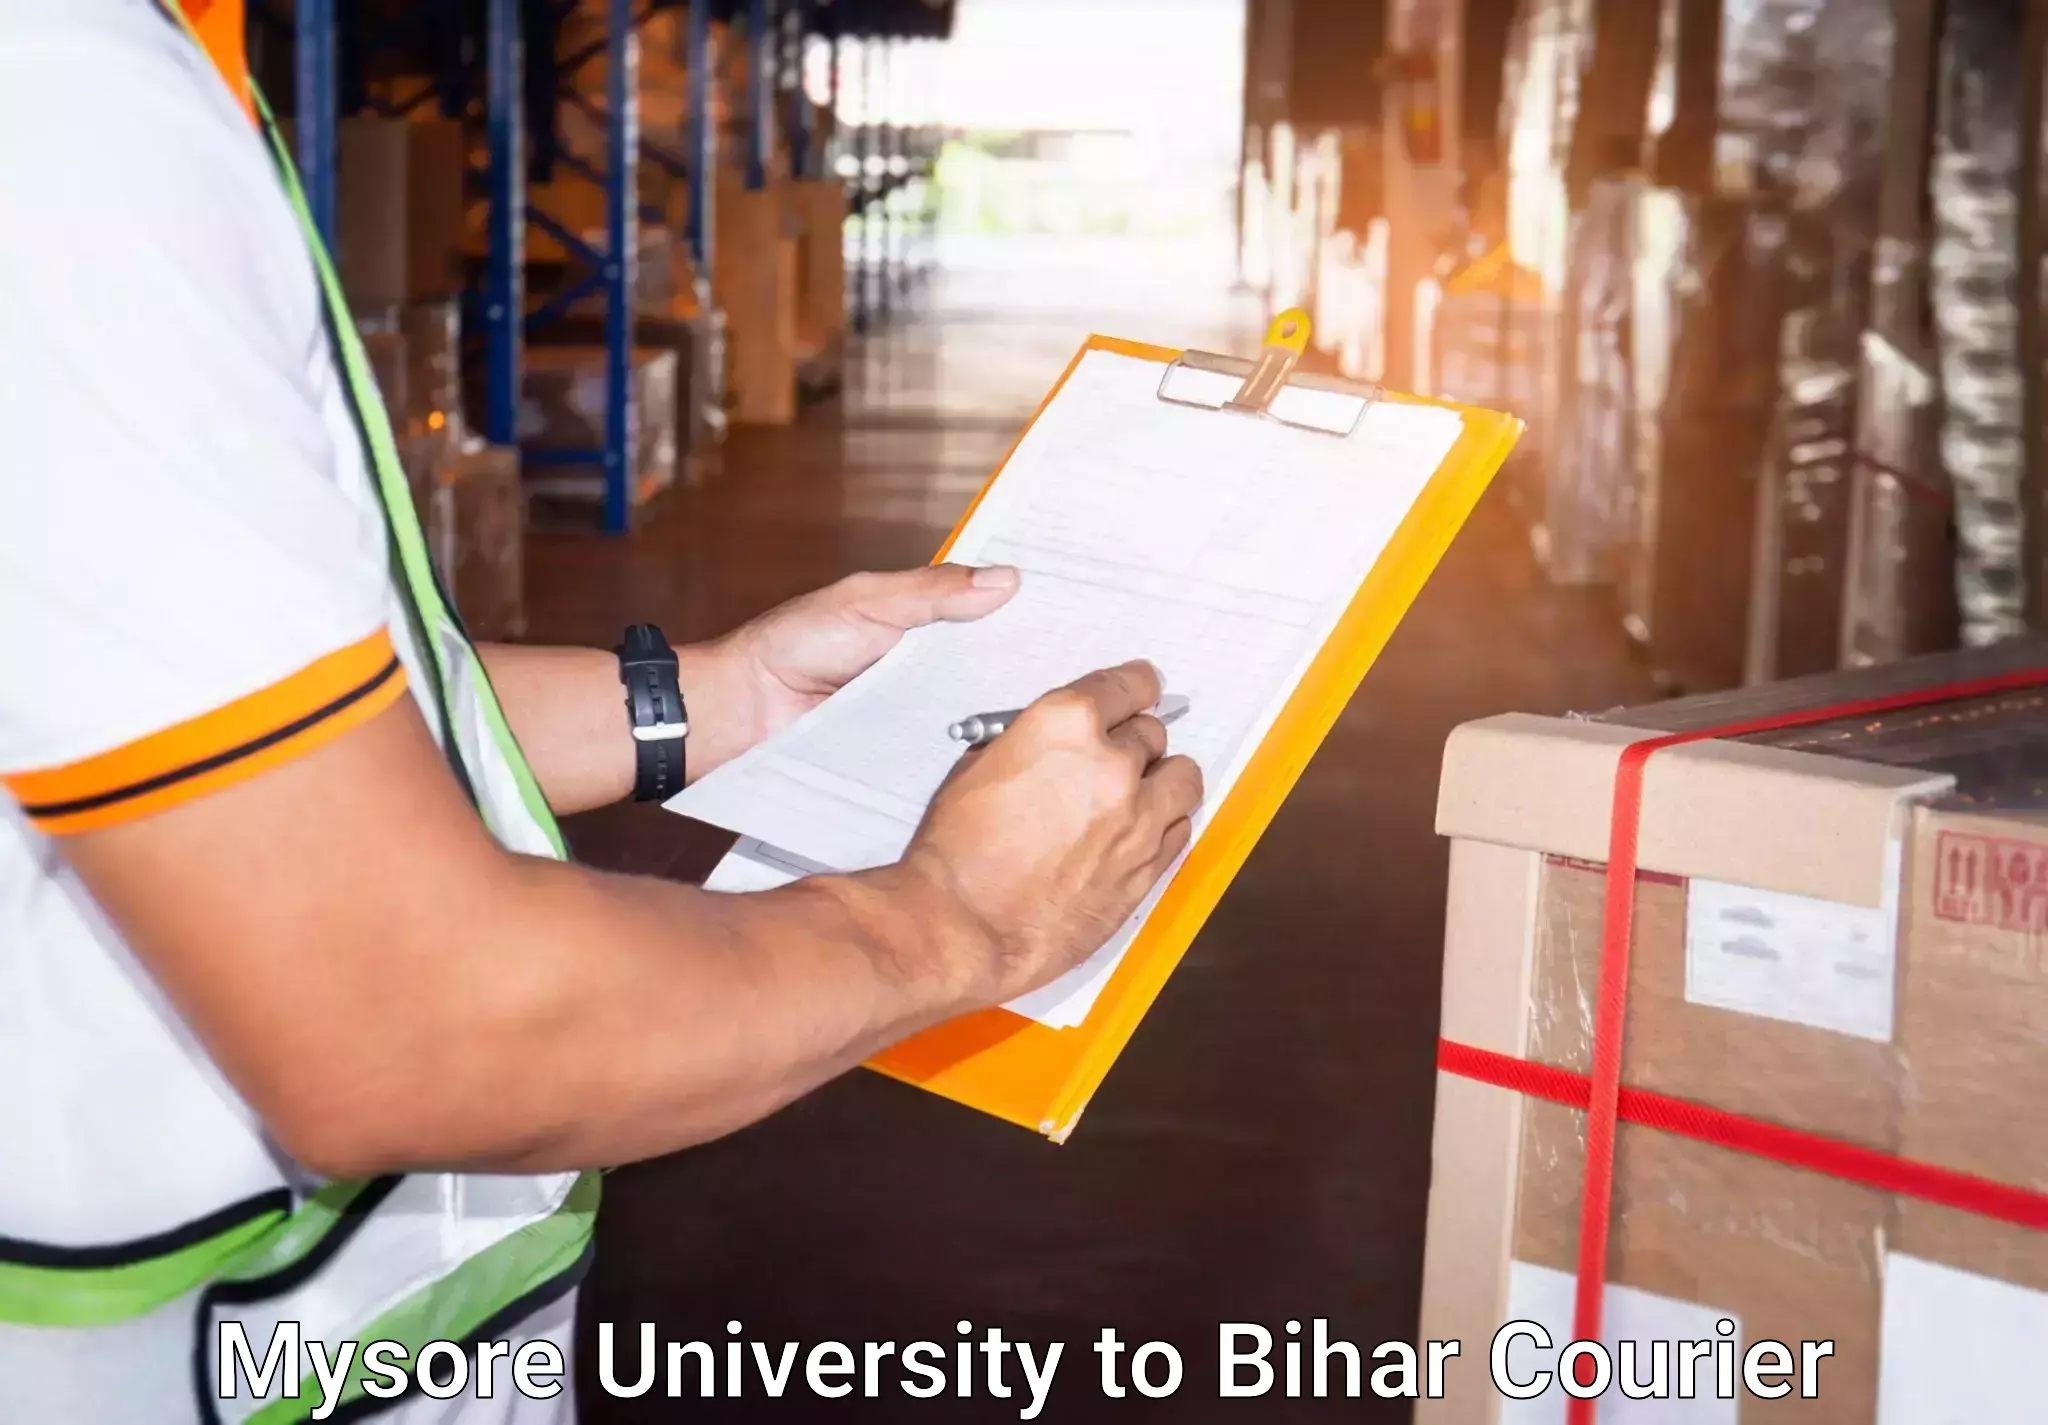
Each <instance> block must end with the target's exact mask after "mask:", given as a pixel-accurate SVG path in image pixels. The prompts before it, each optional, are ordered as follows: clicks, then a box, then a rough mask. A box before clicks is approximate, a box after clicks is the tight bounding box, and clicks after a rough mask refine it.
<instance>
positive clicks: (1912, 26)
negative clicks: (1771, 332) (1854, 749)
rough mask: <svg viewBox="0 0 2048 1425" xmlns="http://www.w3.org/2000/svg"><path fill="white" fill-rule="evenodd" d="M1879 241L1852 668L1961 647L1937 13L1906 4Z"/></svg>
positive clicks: (1857, 523)
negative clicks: (1933, 148)
mask: <svg viewBox="0 0 2048 1425" xmlns="http://www.w3.org/2000/svg"><path fill="white" fill-rule="evenodd" d="M1896 14H1897V26H1898V31H1897V35H1896V37H1895V39H1894V42H1893V48H1892V55H1893V62H1892V76H1891V91H1890V96H1889V101H1888V103H1887V106H1886V111H1885V123H1884V173H1883V177H1882V179H1881V180H1880V183H1879V198H1878V210H1879V215H1880V216H1879V234H1878V239H1877V248H1876V255H1875V259H1874V261H1873V262H1872V264H1871V274H1870V283H1871V290H1870V321H1869V325H1868V326H1867V327H1866V328H1865V330H1864V331H1863V334H1862V341H1861V348H1860V351H1859V354H1858V355H1859V369H1858V373H1857V394H1856V462H1855V472H1854V490H1853V492H1852V498H1851V504H1850V521H1849V555H1848V564H1847V576H1846V580H1845V584H1846V588H1845V589H1844V592H1843V609H1842V646H1841V660H1842V665H1843V666H1844V667H1863V666H1867V665H1869V664H1873V663H1888V662H1891V661H1892V660H1894V659H1898V658H1904V657H1908V656H1910V655H1912V654H1915V653H1931V652H1933V651H1935V650H1937V649H1942V648H1951V647H1954V646H1955V643H1956V608H1955V546H1954V539H1953V536H1952V533H1951V529H1950V515H1951V506H1952V501H1951V500H1950V497H1949V481H1948V472H1947V470H1946V469H1945V468H1944V467H1943V465H1942V462H1941V450H1940V428H1941V418H1940V410H1939V402H1938V397H1939V394H1940V383H1939V380H1938V378H1937V376H1936V372H1935V352H1934V334H1933V329H1932V314H1931V313H1930V311H1929V308H1928V272H1927V250H1928V245H1929V244H1928V239H1929V236H1930V233H1929V227H1928V224H1929V219H1930V216H1931V215H1930V214H1929V212H1928V209H1927V198H1928V177H1929V175H1928V159H1929V156H1930V140H1931V134H1930V132H1929V130H1930V126H1931V122H1932V118H1933V92H1934V91H1933V81H1934V71H1935V51H1936V47H1937V45H1938V42H1939V37H1940V17H1941V5H1940V3H1939V0H1897V11H1896Z"/></svg>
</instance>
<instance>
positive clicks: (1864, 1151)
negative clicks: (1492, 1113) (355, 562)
mask: <svg viewBox="0 0 2048 1425" xmlns="http://www.w3.org/2000/svg"><path fill="white" fill-rule="evenodd" d="M1436 1064H1437V1067H1438V1068H1439V1069H1442V1070H1443V1071H1444V1072H1446V1073H1450V1074H1456V1075H1457V1076H1458V1077H1459V1078H1461V1079H1477V1080H1478V1081H1479V1082H1480V1083H1483V1084H1496V1085H1498V1086H1499V1087H1501V1088H1504V1089H1513V1090H1514V1091H1515V1092H1516V1093H1518V1094H1525V1095H1527V1096H1528V1097H1530V1098H1540V1099H1547V1100H1549V1101H1550V1102H1551V1103H1561V1104H1563V1105H1564V1106H1565V1107H1566V1108H1579V1109H1583V1108H1585V1107H1586V1106H1587V1104H1589V1103H1591V1102H1592V1098H1593V1081H1592V1080H1591V1079H1590V1078H1588V1077H1586V1075H1584V1074H1577V1073H1573V1072H1572V1071H1571V1070H1570V1069H1560V1068H1558V1067H1557V1066H1556V1065H1554V1064H1537V1063H1532V1062H1531V1061H1529V1060H1527V1059H1517V1058H1515V1057H1514V1055H1512V1054H1496V1053H1494V1052H1493V1051H1492V1050H1491V1049H1475V1048H1473V1047H1472V1046H1471V1045H1470V1044H1459V1043H1457V1042H1456V1041H1454V1040H1450V1039H1445V1040H1441V1041H1439V1042H1438V1044H1437V1055H1436ZM1615 1116H1616V1117H1618V1118H1619V1119H1620V1120H1621V1121H1622V1122H1623V1123H1639V1124H1641V1125H1643V1126H1644V1127H1645V1128H1655V1129H1659V1130H1661V1131H1662V1132H1665V1133H1675V1134H1677V1135H1678V1136H1679V1137H1681V1138H1690V1139H1692V1140H1693V1141H1694V1142H1697V1143H1711V1144H1713V1145H1714V1146H1715V1147H1716V1148H1731V1149H1733V1150H1734V1151H1735V1152H1738V1153H1748V1154H1751V1155H1752V1156H1754V1157H1758V1158H1769V1159H1770V1160H1771V1161H1772V1162H1774V1163H1783V1164H1785V1165H1786V1166H1787V1167H1793V1168H1802V1169H1805V1170H1806V1171H1808V1172H1815V1173H1825V1174H1827V1175H1828V1176H1829V1177H1831V1178H1840V1179H1842V1180H1843V1181H1844V1182H1852V1183H1858V1184H1861V1185H1862V1186H1864V1187H1868V1188H1876V1189H1877V1190H1878V1191H1879V1192H1891V1193H1898V1194H1900V1195H1901V1196H1904V1197H1914V1198H1918V1199H1920V1200H1921V1201H1922V1202H1932V1203H1938V1204H1940V1205H1941V1206H1943V1207H1953V1208H1955V1209H1957V1210H1958V1211H1960V1212H1967V1213H1970V1214H1972V1215H1973V1216H1977V1217H1992V1218H1996V1219H1997V1220H1998V1221H2000V1222H2010V1223H2012V1224H2013V1225H2014V1226H2016V1227H2025V1228H2029V1229H2031V1230H2033V1231H2035V1232H2048V1192H2035V1191H2033V1190H2032V1189H2030V1188H2022V1187H2014V1186H2013V1185H2012V1184H2010V1183H2001V1182H1997V1181H1994V1180H1993V1179H1991V1178H1980V1177H1976V1176H1974V1175H1972V1174H1970V1173H1959V1172H1956V1171H1955V1170H1954V1169H1952V1168H1943V1167H1939V1166H1937V1165H1935V1164H1933V1163H1923V1162H1920V1161H1919V1160H1918V1159H1915V1158H1901V1157H1898V1156H1895V1155H1894V1154H1891V1153H1880V1152H1879V1151H1877V1150H1876V1149H1875V1148H1864V1147H1860V1146H1858V1145H1857V1144H1854V1143H1844V1142H1842V1141H1841V1140H1840V1139H1838V1138H1823V1137H1822V1136H1820V1135H1819V1134H1817V1133H1806V1132H1802V1131H1801V1130H1799V1129H1797V1128H1786V1127H1783V1126H1782V1125H1780V1124H1776V1123H1765V1122H1764V1121H1763V1120H1761V1119H1756V1118H1744V1117H1743V1116H1742V1115H1741V1114H1739V1113H1729V1112H1727V1111H1725V1110H1723V1109H1718V1108H1709V1107H1708V1106H1707V1105H1705V1104H1703V1103H1694V1102H1693V1101H1692V1100H1691V1099H1684V1098H1673V1097H1672V1096H1671V1095H1669V1094H1661V1093H1651V1092H1649V1091H1648V1090H1647V1089H1631V1088H1624V1089H1623V1090H1622V1091H1621V1094H1620V1096H1619V1098H1618V1099H1617V1101H1616V1115H1615Z"/></svg>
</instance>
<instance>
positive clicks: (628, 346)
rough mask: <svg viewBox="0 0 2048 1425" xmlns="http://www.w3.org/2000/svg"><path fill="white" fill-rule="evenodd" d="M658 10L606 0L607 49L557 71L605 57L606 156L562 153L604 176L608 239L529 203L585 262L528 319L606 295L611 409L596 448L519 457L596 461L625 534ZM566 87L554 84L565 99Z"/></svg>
mask: <svg viewBox="0 0 2048 1425" xmlns="http://www.w3.org/2000/svg"><path fill="white" fill-rule="evenodd" d="M652 13H653V11H652V7H649V8H648V9H646V10H636V9H635V6H634V3H633V0H608V3H607V5H606V8H605V37H604V45H603V48H602V50H601V51H600V50H598V49H597V48H596V47H591V48H588V49H586V50H585V51H582V52H580V53H579V55H578V56H575V57H572V62H571V64H570V65H569V66H567V67H565V70H564V71H563V72H561V73H558V74H557V76H556V82H557V84H558V85H560V84H562V83H564V82H565V81H567V80H568V79H569V78H570V77H571V74H572V73H573V70H574V69H576V68H580V67H581V66H582V65H583V64H586V63H588V62H589V61H590V60H591V59H593V58H595V57H596V55H597V53H600V52H601V53H603V55H604V56H605V102H604V107H603V110H602V112H601V113H599V112H596V111H594V110H593V107H592V106H591V105H589V104H588V103H587V102H584V103H583V104H582V105H581V107H582V108H583V109H584V111H585V112H586V113H591V114H592V117H594V118H597V119H599V120H600V121H601V127H602V129H603V132H604V157H603V161H602V163H601V165H600V164H592V163H591V161H590V160H589V159H588V158H587V157H584V156H581V155H565V156H564V157H565V159H566V162H565V163H564V166H565V167H567V168H568V169H569V170H570V171H571V172H573V173H575V174H576V175H577V176H578V177H580V178H583V179H585V180H586V181H595V182H597V183H599V185H600V186H601V187H602V189H603V191H604V237H603V240H602V245H601V246H600V245H598V244H593V243H590V242H588V241H586V240H585V239H584V238H583V235H582V234H580V233H576V232H572V231H570V229H569V228H568V227H567V225H565V224H563V223H562V222H560V221H559V220H558V219H556V218H555V217H553V216H552V215H550V214H549V213H547V212H545V211H543V210H542V209H541V208H540V207H539V206H538V205H536V204H534V203H532V202H528V203H527V204H526V205H525V214H524V216H525V219H526V221H528V222H531V223H533V224H534V225H535V226H537V227H539V228H541V229H542V230H543V231H545V232H547V233H549V234H550V235H551V236H553V237H554V238H555V239H556V241H558V242H560V243H561V244H562V246H563V247H564V248H566V249H567V250H568V251H569V252H570V254H571V255H572V256H573V257H574V258H575V259H576V260H577V261H579V262H581V263H583V264H584V266H585V267H586V268H587V269H588V270H587V271H586V272H585V274H584V275H583V277H582V278H581V279H580V280H579V281H577V282H575V283H572V284H571V286H570V288H569V290H568V291H566V292H564V293H561V294H558V295H557V296H556V297H554V298H553V299H551V300H550V301H549V302H548V303H546V304H545V305H544V306H543V307H542V308H541V309H540V310H538V311H535V312H532V313H529V314H526V316H525V318H524V323H523V325H524V326H526V327H531V326H533V325H535V324H537V323H539V322H544V321H546V320H547V319H549V318H550V317H551V316H553V315H555V314H556V313H557V312H559V311H561V310H563V309H565V308H567V307H568V306H569V305H571V304H572V303H573V302H575V301H576V300H578V299H579V298H581V297H583V296H585V295H587V294H589V293H591V292H597V293H601V294H602V297H603V303H604V371H605V380H604V386H605V410H604V426H603V442H602V444H600V445H599V446H597V447H595V448H575V449H559V448H557V449H528V450H525V451H523V452H522V458H523V459H524V460H525V461H526V462H527V463H528V464H530V465H533V466H537V467H538V466H549V465H554V466H564V465H567V466H588V465H595V466H596V467H597V468H598V471H599V474H600V476H601V478H602V484H603V492H604V493H603V521H604V531H605V533H607V534H623V533H624V532H625V531H626V529H627V528H628V527H629V525H630V524H631V522H632V513H633V504H634V500H633V493H634V492H633V476H634V471H633V462H632V458H631V457H632V435H633V428H634V420H633V416H634V411H633V380H632V377H633V315H634V313H633V291H634V286H635V283H634V273H635V269H636V267H637V264H638V249H639V232H640V202H639V157H640V83H639V48H638V45H639V41H638V36H637V34H636V31H637V29H638V28H639V26H640V24H641V23H643V22H644V21H645V20H646V19H647V17H648V16H649V15H650V14H652ZM567 95H568V91H567V90H566V89H564V90H558V94H557V98H558V99H563V98H566V97H567Z"/></svg>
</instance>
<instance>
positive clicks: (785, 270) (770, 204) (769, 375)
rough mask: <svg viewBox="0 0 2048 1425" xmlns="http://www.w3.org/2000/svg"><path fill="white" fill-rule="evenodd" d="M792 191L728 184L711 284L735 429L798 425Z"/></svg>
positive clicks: (722, 191)
mask: <svg viewBox="0 0 2048 1425" xmlns="http://www.w3.org/2000/svg"><path fill="white" fill-rule="evenodd" d="M786 190H787V185H785V184H779V183H770V184H769V185H768V186H767V187H765V188H760V189H748V188H746V187H744V186H743V185H742V184H740V183H739V182H738V181H737V180H733V181H729V182H727V183H724V184H721V186H720V188H719V192H718V198H717V204H716V212H717V219H718V236H717V248H716V252H717V261H716V262H715V263H714V264H713V267H712V281H713V283H714V285H715V286H716V289H717V295H718V305H719V306H720V307H721V308H723V309H724V311H725V316H726V323H727V326H726V342H727V366H726V371H727V390H728V393H729V401H730V405H731V410H732V417H733V419H734V420H736V421H740V422H743V423H749V424H761V425H787V424H789V423H790V422H791V421H793V420H795V419H796V399H797V380H796V376H797V373H796V367H797V303H798V276H797V273H798V252H797V239H796V236H795V229H794V227H793V223H792V215H791V210H790V206H789V202H788V194H787V191H786Z"/></svg>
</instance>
